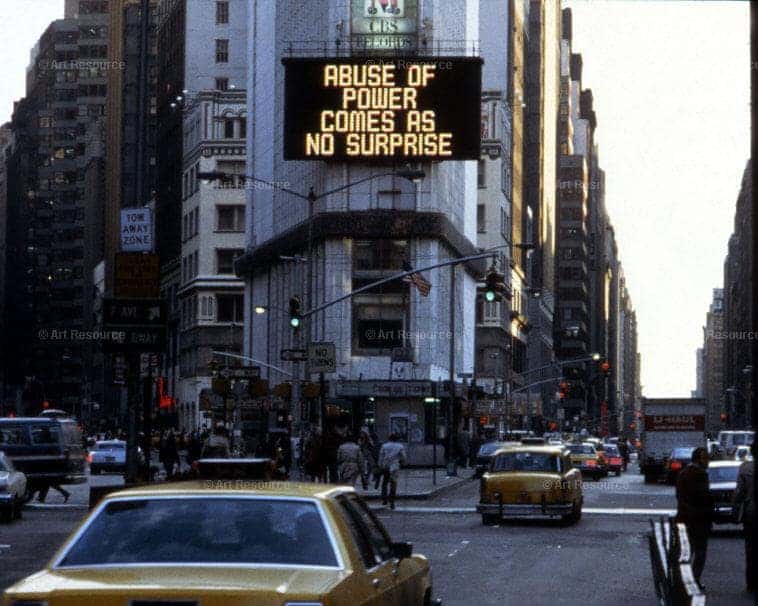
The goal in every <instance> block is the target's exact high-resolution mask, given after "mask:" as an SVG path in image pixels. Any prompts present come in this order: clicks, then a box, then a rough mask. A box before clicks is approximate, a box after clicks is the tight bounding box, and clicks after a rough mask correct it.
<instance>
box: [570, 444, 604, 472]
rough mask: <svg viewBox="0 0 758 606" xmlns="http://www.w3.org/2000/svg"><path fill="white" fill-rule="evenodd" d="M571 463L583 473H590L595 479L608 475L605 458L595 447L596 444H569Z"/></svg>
mask: <svg viewBox="0 0 758 606" xmlns="http://www.w3.org/2000/svg"><path fill="white" fill-rule="evenodd" d="M568 450H569V453H570V455H569V456H570V459H571V464H572V465H573V466H574V467H576V468H577V469H579V471H580V472H581V473H582V475H588V476H590V477H592V478H594V479H595V480H599V479H600V478H604V477H605V476H607V475H608V468H607V467H606V466H605V465H604V464H603V459H602V458H601V457H600V455H599V454H598V452H597V450H596V449H595V446H594V444H590V443H588V442H582V443H580V444H569V445H568Z"/></svg>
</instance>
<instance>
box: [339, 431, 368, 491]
mask: <svg viewBox="0 0 758 606" xmlns="http://www.w3.org/2000/svg"><path fill="white" fill-rule="evenodd" d="M337 464H338V465H339V477H340V482H342V483H344V484H348V485H349V486H353V487H355V482H356V480H357V479H358V478H363V473H362V470H363V469H365V462H364V460H363V452H362V451H361V447H360V446H358V442H356V441H355V440H354V439H353V437H352V436H350V435H349V436H348V437H347V438H346V440H345V441H344V442H343V443H342V444H341V445H340V447H339V449H338V450H337Z"/></svg>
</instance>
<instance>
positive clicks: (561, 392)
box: [558, 381, 571, 402]
mask: <svg viewBox="0 0 758 606" xmlns="http://www.w3.org/2000/svg"><path fill="white" fill-rule="evenodd" d="M569 391H571V384H570V383H569V382H568V381H561V382H560V383H559V384H558V399H559V400H560V401H561V402H562V401H563V400H565V399H566V396H567V395H568V393H569Z"/></svg>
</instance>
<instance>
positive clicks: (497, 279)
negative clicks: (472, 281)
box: [484, 266, 508, 303]
mask: <svg viewBox="0 0 758 606" xmlns="http://www.w3.org/2000/svg"><path fill="white" fill-rule="evenodd" d="M507 293H508V287H507V286H506V285H505V276H504V275H503V274H501V273H500V272H498V271H497V270H496V269H495V267H494V266H492V267H490V268H489V270H488V271H487V275H486V276H485V277H484V298H485V300H487V301H488V302H490V303H491V302H492V301H500V300H502V298H503V297H504V296H505V297H506V298H508V296H507Z"/></svg>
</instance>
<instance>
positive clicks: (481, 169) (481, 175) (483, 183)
mask: <svg viewBox="0 0 758 606" xmlns="http://www.w3.org/2000/svg"><path fill="white" fill-rule="evenodd" d="M476 185H477V187H478V188H479V189H484V188H485V187H487V161H486V160H479V164H478V165H477V171H476Z"/></svg>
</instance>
